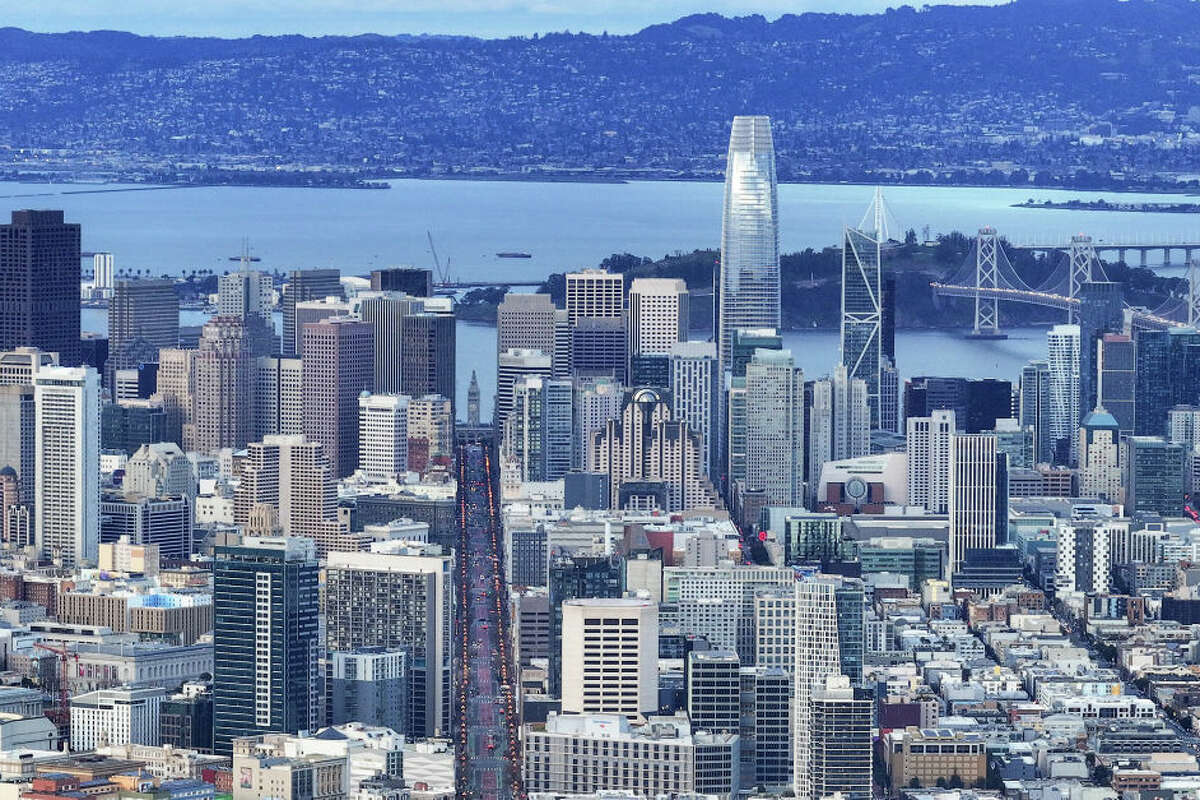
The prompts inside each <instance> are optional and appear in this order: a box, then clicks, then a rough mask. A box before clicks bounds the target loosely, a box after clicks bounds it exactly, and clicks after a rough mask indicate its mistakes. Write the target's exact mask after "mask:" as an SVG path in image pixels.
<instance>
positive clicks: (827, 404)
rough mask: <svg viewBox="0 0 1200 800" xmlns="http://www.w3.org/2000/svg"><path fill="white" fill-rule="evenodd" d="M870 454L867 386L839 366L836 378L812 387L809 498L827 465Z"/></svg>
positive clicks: (834, 373)
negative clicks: (830, 462) (829, 462)
mask: <svg viewBox="0 0 1200 800" xmlns="http://www.w3.org/2000/svg"><path fill="white" fill-rule="evenodd" d="M870 453H871V406H870V404H869V403H868V398H867V383H866V381H864V380H863V379H862V378H850V377H849V374H848V373H847V371H846V367H845V366H843V365H842V364H838V365H837V366H836V367H834V369H833V376H832V377H830V378H826V379H824V380H820V381H816V382H814V383H813V399H812V410H811V412H810V413H809V432H808V464H807V475H808V480H809V490H810V494H811V492H812V491H814V490H815V489H816V484H817V481H818V480H820V477H821V468H822V467H823V466H824V465H825V463H826V462H828V461H843V460H845V459H848V458H859V457H861V456H866V455H870Z"/></svg>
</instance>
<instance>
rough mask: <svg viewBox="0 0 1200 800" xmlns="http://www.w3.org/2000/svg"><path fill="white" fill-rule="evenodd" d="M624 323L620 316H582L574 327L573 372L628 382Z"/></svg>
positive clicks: (572, 332) (572, 340)
mask: <svg viewBox="0 0 1200 800" xmlns="http://www.w3.org/2000/svg"><path fill="white" fill-rule="evenodd" d="M628 361H629V359H628V357H627V356H626V353H625V323H624V322H622V321H621V319H619V318H617V317H580V318H579V319H578V320H577V321H576V322H575V328H574V330H572V331H571V374H572V375H575V376H585V377H586V376H594V375H600V376H608V377H611V378H613V379H615V380H617V381H620V382H621V383H626V379H625V374H626V373H625V368H626V366H627V365H628Z"/></svg>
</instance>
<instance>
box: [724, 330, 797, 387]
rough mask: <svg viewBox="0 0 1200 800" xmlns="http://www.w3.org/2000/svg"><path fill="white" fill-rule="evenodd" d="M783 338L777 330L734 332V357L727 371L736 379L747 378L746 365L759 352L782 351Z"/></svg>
mask: <svg viewBox="0 0 1200 800" xmlns="http://www.w3.org/2000/svg"><path fill="white" fill-rule="evenodd" d="M782 349H783V337H782V336H780V335H779V332H778V331H777V330H776V329H775V328H752V329H738V330H735V331H734V332H733V347H732V355H731V356H730V360H729V363H727V364H726V365H725V369H726V370H727V371H729V372H730V373H732V375H733V377H735V378H744V377H746V365H747V364H749V363H750V359H752V358H754V353H755V351H757V350H782Z"/></svg>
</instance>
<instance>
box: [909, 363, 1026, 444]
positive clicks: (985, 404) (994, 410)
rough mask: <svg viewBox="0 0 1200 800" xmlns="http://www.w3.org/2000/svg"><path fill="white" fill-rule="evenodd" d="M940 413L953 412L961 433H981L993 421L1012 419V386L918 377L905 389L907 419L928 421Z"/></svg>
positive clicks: (989, 381)
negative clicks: (933, 414)
mask: <svg viewBox="0 0 1200 800" xmlns="http://www.w3.org/2000/svg"><path fill="white" fill-rule="evenodd" d="M939 409H948V410H951V411H953V412H954V419H955V420H956V421H957V424H958V427H959V430H961V431H962V432H963V433H984V432H986V431H990V430H991V429H992V428H994V427H995V426H996V420H998V419H1007V418H1008V417H1010V416H1012V384H1011V383H1010V382H1008V381H1002V380H997V379H995V378H983V379H969V378H958V377H949V378H948V377H936V376H921V377H916V378H913V379H911V380H910V381H908V382H907V383H906V384H905V387H904V414H905V416H906V417H927V416H929V415H930V414H931V413H932V412H934V411H936V410H939Z"/></svg>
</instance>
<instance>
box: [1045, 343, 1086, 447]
mask: <svg viewBox="0 0 1200 800" xmlns="http://www.w3.org/2000/svg"><path fill="white" fill-rule="evenodd" d="M1046 345H1047V353H1046V355H1047V358H1046V363H1047V364H1048V365H1049V367H1050V387H1049V388H1050V414H1049V418H1050V440H1051V441H1052V442H1053V444H1054V462H1053V463H1055V464H1069V465H1074V464H1075V463H1076V462H1077V460H1078V457H1079V454H1078V453H1076V452H1075V450H1076V447H1077V444H1078V439H1077V438H1076V435H1075V434H1076V432H1077V431H1078V430H1079V419H1080V416H1079V396H1080V395H1079V392H1080V383H1079V377H1080V376H1079V326H1078V325H1055V326H1054V327H1053V328H1051V329H1050V331H1049V333H1047V334H1046Z"/></svg>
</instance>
